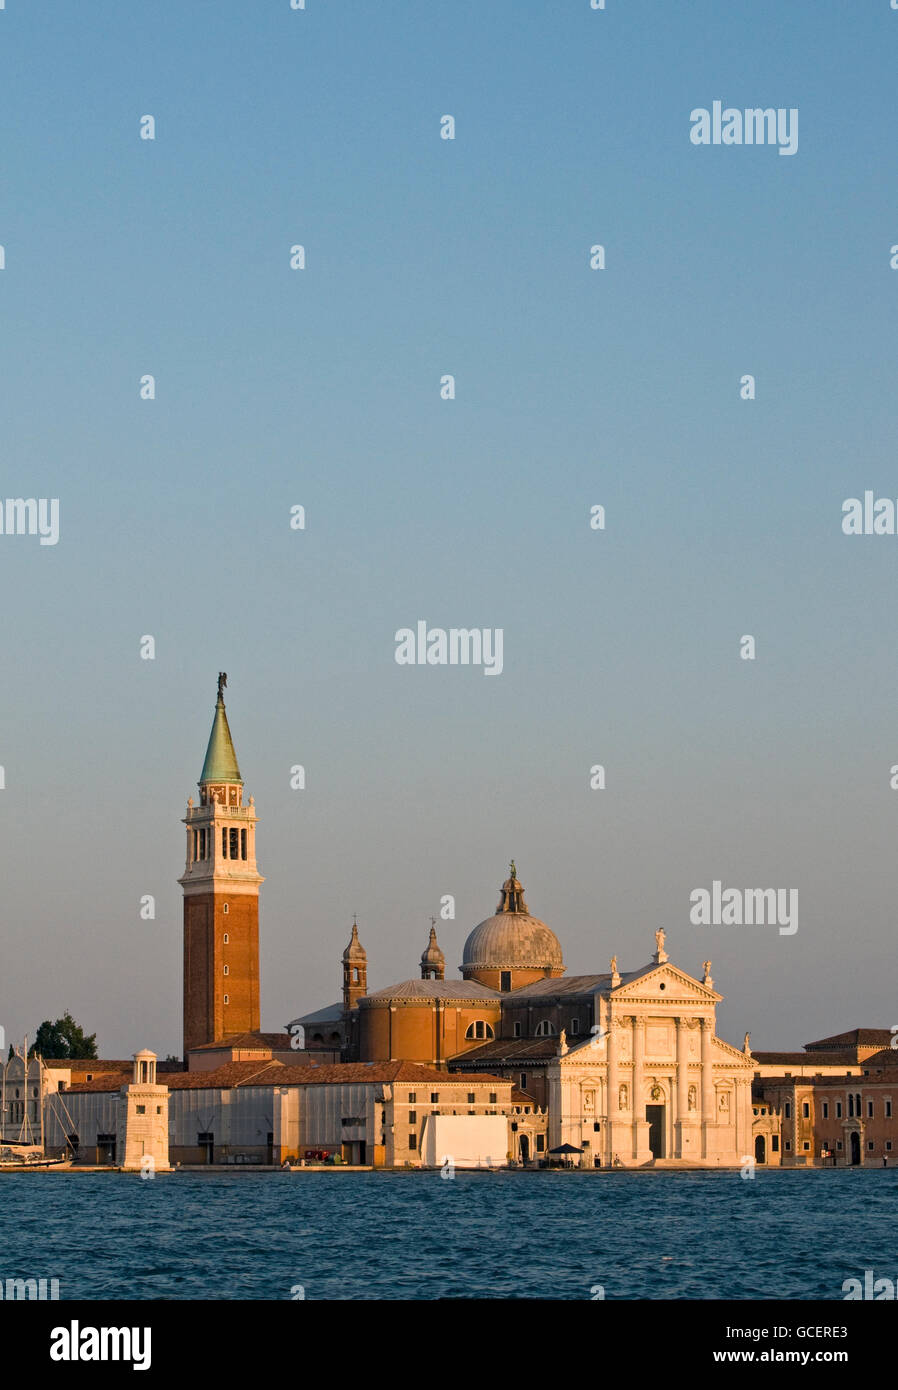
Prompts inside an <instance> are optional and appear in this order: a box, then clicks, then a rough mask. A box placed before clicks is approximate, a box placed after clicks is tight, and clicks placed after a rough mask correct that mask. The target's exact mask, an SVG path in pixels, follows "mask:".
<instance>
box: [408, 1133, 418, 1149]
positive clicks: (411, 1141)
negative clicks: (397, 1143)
mask: <svg viewBox="0 0 898 1390" xmlns="http://www.w3.org/2000/svg"><path fill="white" fill-rule="evenodd" d="M408 1146H409V1148H410V1149H416V1148H417V1147H418V1136H417V1134H410V1135H409V1137H408Z"/></svg>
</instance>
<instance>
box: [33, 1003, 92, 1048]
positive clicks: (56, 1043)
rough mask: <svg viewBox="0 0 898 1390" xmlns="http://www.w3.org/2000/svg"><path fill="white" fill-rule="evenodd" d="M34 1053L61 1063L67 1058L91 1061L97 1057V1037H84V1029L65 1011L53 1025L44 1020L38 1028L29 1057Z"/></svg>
mask: <svg viewBox="0 0 898 1390" xmlns="http://www.w3.org/2000/svg"><path fill="white" fill-rule="evenodd" d="M35 1053H40V1055H41V1057H46V1058H47V1059H48V1060H50V1059H55V1060H60V1061H63V1060H65V1059H66V1058H67V1057H71V1058H89V1059H92V1058H95V1057H96V1055H97V1035H96V1033H91V1035H90V1037H85V1035H84V1029H83V1028H82V1027H80V1025H79V1024H77V1023H76V1022H75V1020H74V1019H73V1018H72V1015H71V1014H70V1013H69V1011H68V1009H66V1011H65V1013H64V1014H63V1016H62V1018H58V1019H57V1020H56V1022H55V1023H51V1022H50V1020H49V1019H45V1020H44V1022H43V1023H42V1024H41V1026H40V1028H38V1030H37V1033H36V1035H35V1039H34V1046H33V1047H32V1048H31V1051H30V1055H31V1056H32V1057H33V1056H34V1055H35Z"/></svg>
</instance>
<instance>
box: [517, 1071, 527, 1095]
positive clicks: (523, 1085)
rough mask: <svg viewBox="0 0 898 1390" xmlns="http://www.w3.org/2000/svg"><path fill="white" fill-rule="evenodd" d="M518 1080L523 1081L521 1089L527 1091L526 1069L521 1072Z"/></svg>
mask: <svg viewBox="0 0 898 1390" xmlns="http://www.w3.org/2000/svg"><path fill="white" fill-rule="evenodd" d="M518 1081H519V1082H520V1083H521V1090H522V1091H526V1089H527V1073H526V1072H525V1071H522V1072H521V1074H520V1076H519V1077H518Z"/></svg>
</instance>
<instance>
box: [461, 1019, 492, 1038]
mask: <svg viewBox="0 0 898 1390" xmlns="http://www.w3.org/2000/svg"><path fill="white" fill-rule="evenodd" d="M495 1036H496V1035H495V1033H494V1032H493V1030H492V1028H491V1026H490V1024H488V1023H487V1022H485V1020H484V1019H482V1018H478V1019H477V1021H476V1023H469V1024H468V1029H467V1032H466V1033H465V1037H466V1038H494V1037H495Z"/></svg>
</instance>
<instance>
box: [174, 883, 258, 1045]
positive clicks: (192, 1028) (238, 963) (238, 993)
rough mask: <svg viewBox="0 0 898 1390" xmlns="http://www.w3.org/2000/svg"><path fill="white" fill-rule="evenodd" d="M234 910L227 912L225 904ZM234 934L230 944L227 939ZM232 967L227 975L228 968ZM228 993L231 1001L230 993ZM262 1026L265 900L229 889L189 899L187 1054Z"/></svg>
mask: <svg viewBox="0 0 898 1390" xmlns="http://www.w3.org/2000/svg"><path fill="white" fill-rule="evenodd" d="M226 903H227V905H228V911H227V912H225V911H224V907H225V904H226ZM225 934H227V936H228V943H227V945H226V944H225V942H224V937H225ZM225 965H227V966H228V974H227V975H225V973H224V967H225ZM226 994H227V996H228V1003H227V1004H225V1002H224V996H225V995H226ZM258 1028H259V899H258V896H257V895H256V894H243V893H242V894H239V895H229V894H228V892H227V890H224V891H221V892H219V891H214V892H210V893H200V894H195V895H191V896H189V897H186V898H185V899H184V1053H185V1056H186V1054H187V1051H188V1050H189V1049H190V1048H191V1047H199V1046H200V1044H201V1043H207V1042H214V1041H215V1039H216V1038H222V1037H230V1036H232V1035H234V1034H235V1033H248V1032H255V1031H257V1030H258Z"/></svg>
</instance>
